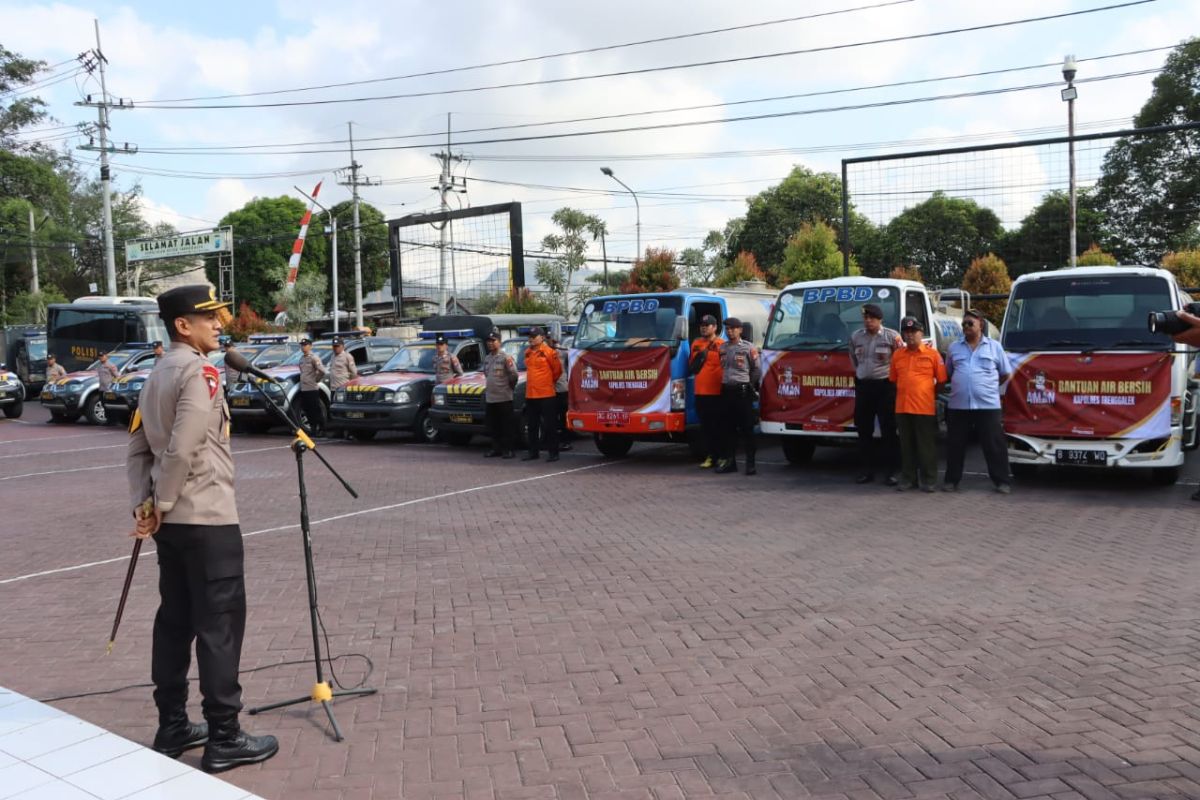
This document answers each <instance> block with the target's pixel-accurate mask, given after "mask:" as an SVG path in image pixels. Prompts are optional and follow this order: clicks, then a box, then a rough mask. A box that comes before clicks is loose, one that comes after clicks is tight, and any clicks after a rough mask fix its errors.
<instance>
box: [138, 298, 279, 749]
mask: <svg viewBox="0 0 1200 800" xmlns="http://www.w3.org/2000/svg"><path fill="white" fill-rule="evenodd" d="M227 305H228V304H226V303H221V302H220V301H218V300H216V299H215V297H214V292H213V290H211V289H210V288H209V287H207V286H203V285H199V286H181V287H178V288H176V289H172V290H170V291H168V292H164V293H163V294H162V295H160V296H159V298H158V309H159V315H160V316H161V317H162V318H163V321H164V322H166V324H167V328H168V330H169V331H170V332H171V341H172V347H171V349H170V351H168V353H167V354H166V355H165V356H164V357H163V359H162V361H161V362H159V364H158V366H157V367H156V368H155V369H154V371H152V372H151V373H150V376H149V377H148V378H147V379H146V385H145V387H144V388H143V389H142V394H141V400H140V403H139V406H138V410H137V411H136V412H135V414H134V417H133V420H132V422H131V423H130V440H129V450H128V457H127V472H128V479H129V491H130V505H131V507H132V508H133V516H134V519H135V526H134V531H133V533H132V535H133V536H136V537H138V538H146V537H148V536H154V537H155V538H154V541H155V545H156V547H157V552H158V569H159V581H158V592H159V598H160V603H159V608H158V614H157V615H156V616H155V618H154V644H153V651H152V655H151V662H150V665H151V666H150V671H151V677H152V678H153V680H154V687H155V688H154V703H155V705H156V706H157V707H158V732H157V733H156V734H155V737H154V749H155V750H157V751H158V752H160V753H164V754H165V755H168V756H170V757H172V758H175V757H177V756H179V754H180V753H182V752H183V751H184V750H187V749H189V748H192V747H199V746H200V745H204V756H203V758H202V759H201V762H200V763H201V766H202V767H203V768H204V769H205V770H206V771H208V772H221V771H223V770H227V769H232V768H233V767H236V766H240V765H242V764H254V763H257V762H260V761H265V760H266V759H268V758H270V757H271V756H273V755H275V753H276V752H277V751H278V750H279V743H278V742H277V741H276V739H275V737H274V736H250V735H249V734H246V733H245V732H243V731H242V729H241V727H240V726H239V725H238V712H239V711H241V709H242V699H241V698H242V687H241V685H240V684H239V683H238V667H239V663H240V661H241V653H242V637H243V635H244V633H245V629H246V589H245V585H244V583H243V556H242V533H241V529H240V528H239V527H238V513H237V503H236V500H235V498H234V489H233V456H232V454H231V452H230V449H229V407H228V406H226V404H225V397H224V395H223V394H222V393H221V375H220V373H219V372H218V371H217V368H216V367H214V366H213V365H212V364H211V363H209V361H208V359H207V358H206V357H205V354H206V353H208V352H210V351H212V350H215V349H216V348H217V336H218V335H219V334H220V333H221V327H222V324H223V321H224V320H228V319H229V312H228V310H227V308H226V306H227ZM193 640H194V641H195V643H196V665H197V667H198V670H199V683H200V694H201V696H202V698H203V700H202V702H201V706H202V708H203V711H204V718H205V720H207V724H194V723H192V722H191V721H189V720H188V715H187V696H188V678H187V675H188V669H189V667H190V666H191V649H192V642H193Z"/></svg>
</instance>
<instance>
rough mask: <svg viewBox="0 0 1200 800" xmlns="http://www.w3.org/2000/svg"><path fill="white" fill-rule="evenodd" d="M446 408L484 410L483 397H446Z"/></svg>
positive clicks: (452, 395) (476, 395)
mask: <svg viewBox="0 0 1200 800" xmlns="http://www.w3.org/2000/svg"><path fill="white" fill-rule="evenodd" d="M446 408H471V409H475V408H483V395H481V394H448V395H446Z"/></svg>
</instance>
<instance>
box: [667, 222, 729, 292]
mask: <svg viewBox="0 0 1200 800" xmlns="http://www.w3.org/2000/svg"><path fill="white" fill-rule="evenodd" d="M724 250H725V233H724V232H722V231H709V232H708V235H707V236H705V237H704V242H703V244H701V246H700V247H685V248H684V249H683V250H682V251H680V253H679V262H680V263H681V264H682V265H683V283H684V284H685V285H686V286H708V285H709V284H711V283H712V282H713V279H714V278H715V277H716V276H717V273H718V272H720V271H721V270H722V269H723V268H724V267H725V266H726V265H727V262H726V260H725V258H724V255H723V253H724Z"/></svg>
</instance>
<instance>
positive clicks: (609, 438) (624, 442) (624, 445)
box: [592, 433, 633, 458]
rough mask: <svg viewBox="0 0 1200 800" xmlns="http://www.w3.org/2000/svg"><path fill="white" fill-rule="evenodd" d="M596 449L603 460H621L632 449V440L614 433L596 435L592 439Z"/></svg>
mask: <svg viewBox="0 0 1200 800" xmlns="http://www.w3.org/2000/svg"><path fill="white" fill-rule="evenodd" d="M592 438H593V440H594V441H595V443H596V449H597V450H599V451H600V454H601V455H602V456H604V457H605V458H621V457H622V456H626V455H629V450H630V448H632V447H633V439H632V438H631V437H629V436H622V435H620V434H616V433H597V434H595V435H594V436H593V437H592Z"/></svg>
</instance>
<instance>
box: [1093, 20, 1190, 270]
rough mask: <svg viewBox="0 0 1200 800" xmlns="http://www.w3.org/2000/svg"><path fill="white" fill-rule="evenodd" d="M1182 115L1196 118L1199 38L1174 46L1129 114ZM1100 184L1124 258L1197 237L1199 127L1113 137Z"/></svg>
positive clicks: (1155, 257)
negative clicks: (1147, 96) (1148, 90)
mask: <svg viewBox="0 0 1200 800" xmlns="http://www.w3.org/2000/svg"><path fill="white" fill-rule="evenodd" d="M1187 122H1200V38H1192V39H1189V40H1188V41H1186V42H1184V43H1183V44H1181V45H1179V46H1178V47H1177V48H1175V49H1174V50H1173V51H1171V54H1170V55H1168V56H1167V61H1166V64H1165V65H1164V66H1163V70H1162V72H1160V73H1159V74H1158V76H1157V77H1155V79H1154V91H1153V92H1152V93H1151V95H1150V99H1149V100H1147V101H1146V103H1145V105H1143V106H1142V109H1141V111H1139V112H1138V114H1137V116H1135V117H1134V118H1133V123H1134V125H1135V126H1136V127H1139V128H1144V127H1151V126H1155V125H1178V124H1181V123H1187ZM1098 187H1099V191H1098V194H1097V200H1098V202H1099V206H1100V208H1101V209H1102V210H1103V211H1104V214H1105V216H1106V218H1107V221H1108V224H1109V225H1110V226H1111V228H1112V230H1113V233H1114V235H1115V237H1116V239H1117V243H1114V247H1115V251H1116V253H1117V255H1118V256H1120V257H1121V258H1122V260H1125V261H1136V262H1137V263H1141V264H1154V263H1157V262H1158V261H1159V260H1160V259H1161V258H1162V257H1163V255H1164V254H1166V253H1167V252H1168V251H1170V250H1180V249H1185V248H1188V247H1194V246H1197V245H1198V244H1200V232H1198V228H1200V131H1197V130H1188V131H1181V132H1176V133H1169V134H1164V135H1158V136H1137V137H1125V138H1122V139H1118V140H1117V142H1116V143H1115V144H1114V145H1113V146H1112V147H1111V148H1110V149H1109V151H1108V153H1107V155H1105V157H1104V166H1103V169H1102V172H1101V176H1100V181H1099V183H1098Z"/></svg>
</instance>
